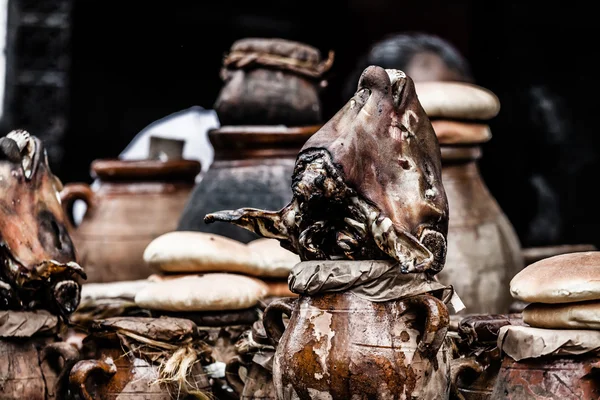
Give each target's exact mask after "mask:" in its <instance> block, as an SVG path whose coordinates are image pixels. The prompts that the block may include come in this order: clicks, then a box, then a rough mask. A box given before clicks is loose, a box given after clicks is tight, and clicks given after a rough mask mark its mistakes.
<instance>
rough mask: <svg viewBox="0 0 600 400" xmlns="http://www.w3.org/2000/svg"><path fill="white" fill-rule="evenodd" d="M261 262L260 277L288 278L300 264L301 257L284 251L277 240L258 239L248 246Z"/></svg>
mask: <svg viewBox="0 0 600 400" xmlns="http://www.w3.org/2000/svg"><path fill="white" fill-rule="evenodd" d="M247 247H248V248H249V249H250V250H251V251H252V252H253V253H254V255H255V258H256V259H258V260H260V268H261V273H260V276H264V277H272V278H287V277H288V276H289V274H290V271H291V270H292V268H294V266H295V265H296V264H298V263H299V262H300V257H299V256H298V255H297V254H295V253H292V252H291V251H289V250H286V249H284V248H283V247H281V245H280V244H279V240H276V239H257V240H253V241H251V242H250V243H248V244H247Z"/></svg>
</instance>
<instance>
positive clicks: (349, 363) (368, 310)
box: [263, 292, 451, 400]
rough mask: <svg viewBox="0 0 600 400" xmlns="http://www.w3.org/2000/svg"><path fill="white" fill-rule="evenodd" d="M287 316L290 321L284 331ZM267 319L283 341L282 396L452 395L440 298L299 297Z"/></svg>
mask: <svg viewBox="0 0 600 400" xmlns="http://www.w3.org/2000/svg"><path fill="white" fill-rule="evenodd" d="M282 314H285V315H288V316H289V318H290V319H289V323H288V325H287V327H286V328H285V330H284V323H283V321H282ZM418 316H419V317H418ZM423 319H424V321H423ZM263 321H264V326H265V329H266V331H267V334H268V335H269V336H270V337H271V338H272V339H273V340H274V342H276V343H277V342H278V345H277V350H276V353H275V358H274V361H273V382H274V385H275V389H276V391H277V398H278V399H280V400H288V399H301V400H304V399H330V400H338V399H339V400H341V399H352V398H360V399H363V398H365V399H366V398H368V399H417V398H418V399H431V400H434V399H448V397H449V390H450V358H451V354H450V350H449V348H448V347H447V344H446V339H445V336H446V331H447V328H448V321H449V319H448V311H447V308H446V306H445V305H444V304H443V303H442V302H441V301H439V300H438V299H436V298H434V297H433V296H430V295H418V296H414V297H411V298H407V299H404V300H397V301H388V302H381V303H374V302H371V301H368V300H365V299H362V298H360V297H358V296H356V295H354V294H353V293H351V292H339V293H327V294H323V295H318V296H314V297H307V296H300V297H299V298H298V299H297V300H296V299H289V298H288V299H281V300H278V301H275V302H273V303H271V304H270V305H269V306H268V307H267V308H266V310H265V313H264V319H263Z"/></svg>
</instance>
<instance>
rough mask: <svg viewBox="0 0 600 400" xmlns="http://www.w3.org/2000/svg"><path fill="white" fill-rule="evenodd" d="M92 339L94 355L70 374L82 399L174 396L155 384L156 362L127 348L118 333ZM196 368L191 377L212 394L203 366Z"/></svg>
mask: <svg viewBox="0 0 600 400" xmlns="http://www.w3.org/2000/svg"><path fill="white" fill-rule="evenodd" d="M93 340H94V341H95V343H94V344H95V346H94V349H95V354H92V355H93V358H92V359H87V360H81V361H79V362H77V363H76V364H75V365H74V366H73V368H72V370H71V373H70V376H69V382H70V389H71V391H72V392H74V393H76V394H77V395H78V396H80V397H81V399H83V400H117V399H119V400H120V399H132V400H133V399H149V400H150V399H151V400H172V399H173V397H171V394H170V393H169V390H168V389H167V388H166V387H165V386H163V385H159V384H158V383H156V380H157V379H158V377H159V369H158V366H157V365H154V364H151V363H150V362H148V360H147V359H145V358H142V357H141V356H140V355H139V354H138V353H137V352H135V351H130V352H128V351H127V350H125V348H124V347H123V346H122V344H121V341H120V340H119V338H118V337H117V336H116V335H108V336H104V337H99V336H97V337H95V338H93ZM86 355H87V356H90V354H86ZM193 368H194V369H193V370H192V371H193V372H192V374H193V377H192V379H191V380H193V382H194V383H195V384H196V385H197V387H198V388H200V389H201V390H202V391H203V392H204V393H207V394H210V393H211V392H212V389H211V386H210V383H209V381H208V377H207V376H206V374H205V373H204V371H203V369H202V367H201V366H200V364H196V365H195V366H194V367H193ZM175 398H176V397H175ZM182 399H186V397H182Z"/></svg>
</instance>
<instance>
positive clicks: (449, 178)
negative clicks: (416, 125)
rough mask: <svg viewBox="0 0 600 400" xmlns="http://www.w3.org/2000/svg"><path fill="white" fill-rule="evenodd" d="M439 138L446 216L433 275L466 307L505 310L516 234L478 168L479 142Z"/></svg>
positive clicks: (516, 259)
mask: <svg viewBox="0 0 600 400" xmlns="http://www.w3.org/2000/svg"><path fill="white" fill-rule="evenodd" d="M435 122H436V121H433V123H432V125H433V126H434V129H435V127H436V123H435ZM440 142H441V143H440V145H441V153H442V180H443V183H444V188H445V190H446V195H447V197H448V206H449V210H450V220H449V226H448V250H447V255H446V264H445V266H444V269H443V270H442V271H441V272H440V273H439V275H438V277H439V279H440V281H441V282H443V283H445V284H451V285H453V286H454V288H455V289H456V292H457V293H458V295H459V296H460V298H461V300H462V301H463V302H464V304H465V306H466V310H465V312H468V313H470V314H471V313H472V314H479V313H483V314H485V313H487V314H502V313H506V312H508V310H509V307H510V304H511V303H512V301H513V299H512V297H511V295H510V291H509V283H510V280H511V279H512V277H513V276H514V275H515V274H516V273H517V272H519V271H520V270H521V269H522V268H523V257H522V255H521V246H520V243H519V238H518V236H517V234H516V232H515V230H514V228H513V226H512V225H511V223H510V221H509V220H508V218H507V217H506V215H505V214H504V213H503V212H502V209H501V208H500V206H499V205H498V203H497V202H496V200H495V199H494V197H493V196H492V195H491V194H490V192H489V190H488V188H487V186H486V185H485V182H484V181H483V179H482V177H481V175H480V173H479V169H478V166H477V160H478V159H479V158H480V157H481V154H482V152H481V148H480V146H479V145H478V144H477V143H471V144H467V143H465V144H462V145H460V146H459V145H446V144H444V143H443V142H442V141H440Z"/></svg>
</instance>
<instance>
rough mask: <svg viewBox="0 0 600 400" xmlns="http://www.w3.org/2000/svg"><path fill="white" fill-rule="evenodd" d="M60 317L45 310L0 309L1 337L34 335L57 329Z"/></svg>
mask: <svg viewBox="0 0 600 400" xmlns="http://www.w3.org/2000/svg"><path fill="white" fill-rule="evenodd" d="M57 326H58V317H57V316H56V315H52V314H50V313H49V312H48V311H45V310H38V311H0V337H4V338H7V337H19V338H25V337H32V336H34V335H36V334H45V333H51V332H53V331H55V330H56V329H57Z"/></svg>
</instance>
